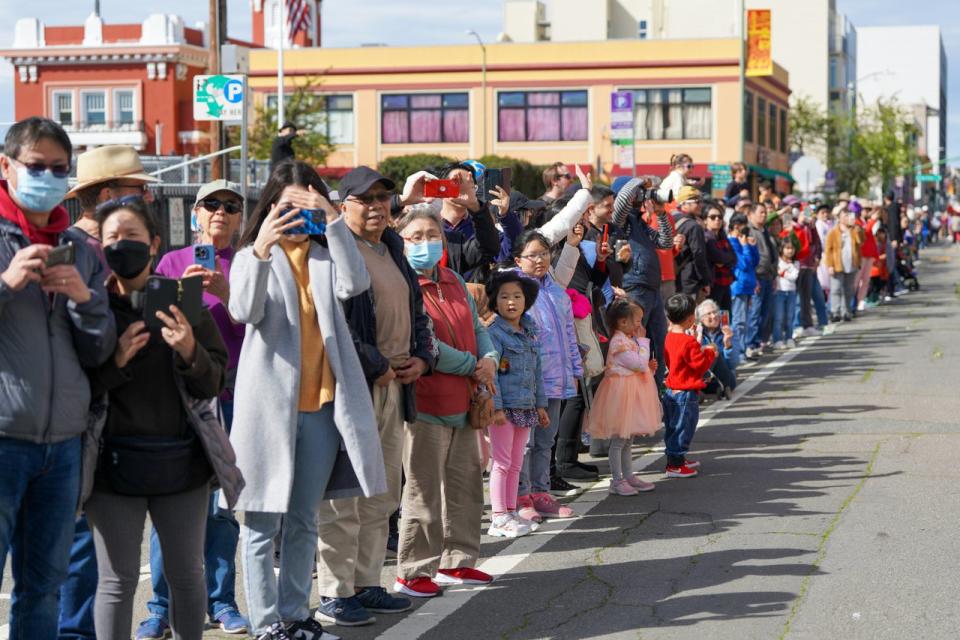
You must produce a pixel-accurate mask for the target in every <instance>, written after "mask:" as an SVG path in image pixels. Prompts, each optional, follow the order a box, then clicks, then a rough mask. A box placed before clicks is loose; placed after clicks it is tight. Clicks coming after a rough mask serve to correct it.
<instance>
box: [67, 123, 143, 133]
mask: <svg viewBox="0 0 960 640" xmlns="http://www.w3.org/2000/svg"><path fill="white" fill-rule="evenodd" d="M61 124H62V125H63V128H64V130H65V131H66V132H67V133H112V132H116V131H121V132H137V131H140V132H142V131H144V127H143V121H142V120H133V121H130V120H115V121H113V122H90V121H83V120H79V121H77V122H71V123H65V122H61Z"/></svg>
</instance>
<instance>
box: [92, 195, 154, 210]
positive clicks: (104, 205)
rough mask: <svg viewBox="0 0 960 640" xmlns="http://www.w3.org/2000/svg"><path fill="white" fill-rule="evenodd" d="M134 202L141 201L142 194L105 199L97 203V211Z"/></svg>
mask: <svg viewBox="0 0 960 640" xmlns="http://www.w3.org/2000/svg"><path fill="white" fill-rule="evenodd" d="M134 202H143V196H142V195H140V194H134V195H131V196H123V197H122V198H114V199H113V200H106V201H104V202H101V203H100V204H98V205H97V209H96V210H97V212H98V213H99V212H100V211H103V210H104V209H106V208H107V207H114V206H122V205H126V204H132V203H134Z"/></svg>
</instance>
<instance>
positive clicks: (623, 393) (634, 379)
mask: <svg viewBox="0 0 960 640" xmlns="http://www.w3.org/2000/svg"><path fill="white" fill-rule="evenodd" d="M607 326H608V327H610V328H611V329H614V333H613V337H612V338H611V339H610V349H609V351H608V352H607V368H606V371H605V374H604V378H603V380H602V381H601V382H600V387H599V388H598V389H597V393H596V396H594V399H593V409H591V411H590V417H589V424H588V429H589V430H590V435H591V437H594V438H604V439H609V440H610V458H609V460H610V472H611V473H612V474H613V479H612V480H610V493H612V494H615V495H621V496H635V495H637V493H639V492H640V491H652V490H653V488H654V485H653V484H652V483H650V482H644V481H643V480H641V479H640V478H638V477H637V476H635V475H633V458H632V456H631V451H630V442H631V440H632V438H633V436H635V435H645V436H649V435H652V434H653V433H654V432H656V430H657V429H659V428H660V423H661V421H662V418H663V414H662V412H661V411H662V410H661V406H660V399H659V397H658V395H657V385H656V383H655V382H654V381H653V373H652V372H654V371H656V370H657V361H656V360H653V359H651V358H650V340H649V338H646V337H645V335H646V334H645V332H644V330H643V309H642V308H641V307H640V306H639V305H637V304H635V303H633V302H630V301H629V300H623V299H618V300H614V301H613V302H612V303H611V304H610V306H608V307H607Z"/></svg>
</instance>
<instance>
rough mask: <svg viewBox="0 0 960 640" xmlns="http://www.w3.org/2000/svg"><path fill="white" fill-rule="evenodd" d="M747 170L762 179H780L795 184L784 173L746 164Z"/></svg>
mask: <svg viewBox="0 0 960 640" xmlns="http://www.w3.org/2000/svg"><path fill="white" fill-rule="evenodd" d="M747 168H748V169H750V171H753V172H754V173H756V174H757V175H760V176H763V177H764V178H770V179H771V180H776V179H777V178H782V179H784V180H786V181H788V182H791V183H793V182H796V180H794V179H793V176H792V175H790V174H789V173H787V172H786V171H777V170H776V169H768V168H767V167H761V166H760V165H758V164H748V165H747Z"/></svg>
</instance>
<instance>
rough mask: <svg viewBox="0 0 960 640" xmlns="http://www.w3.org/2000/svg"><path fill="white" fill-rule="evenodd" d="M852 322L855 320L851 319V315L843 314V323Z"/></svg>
mask: <svg viewBox="0 0 960 640" xmlns="http://www.w3.org/2000/svg"><path fill="white" fill-rule="evenodd" d="M851 320H853V318H851V317H850V314H849V313H845V314H843V321H844V322H850V321H851Z"/></svg>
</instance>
